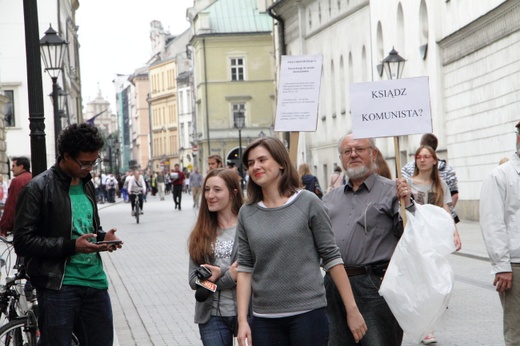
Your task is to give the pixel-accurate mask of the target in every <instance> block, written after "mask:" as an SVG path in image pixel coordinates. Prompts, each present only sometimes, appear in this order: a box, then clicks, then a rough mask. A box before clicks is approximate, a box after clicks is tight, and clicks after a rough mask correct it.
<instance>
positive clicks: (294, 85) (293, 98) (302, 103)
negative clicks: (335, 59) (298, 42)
mask: <svg viewBox="0 0 520 346" xmlns="http://www.w3.org/2000/svg"><path fill="white" fill-rule="evenodd" d="M322 60H323V57H322V56H321V55H302V56H294V55H283V56H282V62H281V66H280V77H279V82H278V101H277V106H276V119H275V123H274V130H275V131H303V132H305V131H316V128H317V126H318V102H319V97H320V83H321V67H322Z"/></svg>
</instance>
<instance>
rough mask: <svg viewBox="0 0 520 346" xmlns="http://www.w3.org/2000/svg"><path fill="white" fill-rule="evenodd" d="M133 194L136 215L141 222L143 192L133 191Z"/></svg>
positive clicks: (136, 218)
mask: <svg viewBox="0 0 520 346" xmlns="http://www.w3.org/2000/svg"><path fill="white" fill-rule="evenodd" d="M132 195H134V196H135V197H134V216H135V220H136V222H137V223H139V215H140V214H142V213H141V203H142V195H143V194H142V193H141V192H136V191H134V192H132Z"/></svg>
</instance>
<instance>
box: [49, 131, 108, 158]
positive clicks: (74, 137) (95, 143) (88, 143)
mask: <svg viewBox="0 0 520 346" xmlns="http://www.w3.org/2000/svg"><path fill="white" fill-rule="evenodd" d="M103 145H104V141H103V137H102V136H101V133H100V132H99V130H98V128H97V127H95V126H94V125H90V124H87V123H82V124H72V125H70V126H67V127H66V128H65V129H63V131H61V133H60V136H59V137H58V152H59V154H60V156H63V155H64V154H65V153H68V154H69V155H70V156H72V157H73V158H77V157H78V155H79V153H80V152H85V153H91V152H94V151H98V150H100V149H101V148H103Z"/></svg>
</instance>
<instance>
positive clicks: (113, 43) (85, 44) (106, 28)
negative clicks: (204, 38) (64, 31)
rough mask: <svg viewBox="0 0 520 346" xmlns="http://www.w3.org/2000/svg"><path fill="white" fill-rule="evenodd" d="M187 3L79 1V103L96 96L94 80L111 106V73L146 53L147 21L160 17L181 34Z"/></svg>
mask: <svg viewBox="0 0 520 346" xmlns="http://www.w3.org/2000/svg"><path fill="white" fill-rule="evenodd" d="M192 6H193V0H147V1H145V2H141V1H135V0H126V1H124V0H109V1H107V0H84V1H81V2H80V7H79V9H78V11H77V14H76V24H77V25H78V26H79V31H78V37H79V38H78V39H79V43H80V53H79V54H80V64H81V78H82V92H83V106H84V107H85V106H86V102H88V101H89V100H93V99H94V98H95V97H96V96H97V91H98V84H99V88H100V89H101V92H102V95H103V97H104V98H106V99H107V100H108V101H110V103H111V104H112V107H114V101H115V100H114V99H115V97H114V94H115V90H114V86H113V84H112V80H113V79H114V76H115V75H116V74H117V73H121V74H130V73H132V72H134V70H135V69H136V68H138V67H141V66H143V65H144V64H145V63H146V61H147V60H148V59H149V58H150V56H151V48H150V39H149V34H150V22H151V21H152V20H159V21H161V22H162V25H163V27H164V28H165V29H166V30H169V31H170V33H172V34H174V35H175V34H180V33H182V32H183V31H184V30H186V29H187V28H188V27H189V22H188V21H187V20H186V9H187V8H188V7H192ZM84 110H85V109H84ZM112 111H113V112H114V113H115V109H112Z"/></svg>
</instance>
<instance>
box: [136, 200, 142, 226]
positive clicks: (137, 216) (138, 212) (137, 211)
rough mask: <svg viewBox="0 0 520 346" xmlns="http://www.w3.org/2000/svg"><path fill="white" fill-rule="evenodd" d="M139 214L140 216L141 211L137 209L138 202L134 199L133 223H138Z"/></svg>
mask: <svg viewBox="0 0 520 346" xmlns="http://www.w3.org/2000/svg"><path fill="white" fill-rule="evenodd" d="M139 214H141V210H140V209H139V200H138V199H137V198H136V199H135V221H137V223H139Z"/></svg>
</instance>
